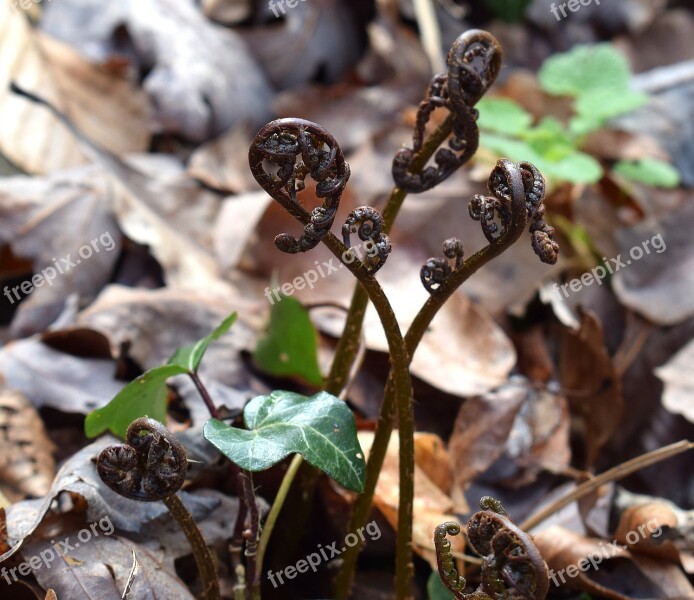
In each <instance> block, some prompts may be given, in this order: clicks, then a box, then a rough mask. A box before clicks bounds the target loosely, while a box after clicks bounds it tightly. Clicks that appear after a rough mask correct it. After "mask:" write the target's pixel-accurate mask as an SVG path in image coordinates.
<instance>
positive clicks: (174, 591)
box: [23, 529, 195, 600]
mask: <svg viewBox="0 0 694 600" xmlns="http://www.w3.org/2000/svg"><path fill="white" fill-rule="evenodd" d="M83 531H88V532H89V529H83V530H81V531H80V532H78V531H72V532H70V534H68V535H70V539H75V540H76V539H77V538H78V533H79V534H82V532H83ZM79 539H82V538H79ZM74 545H75V547H74V549H73V550H71V551H70V554H69V555H63V556H60V557H56V556H55V553H56V552H55V548H54V547H53V546H52V545H51V544H50V543H49V542H38V543H32V544H27V545H26V546H25V547H24V550H23V554H24V556H25V557H31V558H33V557H37V558H41V554H42V553H43V555H44V556H45V559H43V561H36V562H37V563H38V567H36V568H33V569H32V570H33V573H34V575H35V576H36V579H37V580H38V581H39V583H40V584H41V585H42V586H44V587H48V586H50V587H51V588H53V589H55V590H56V591H57V593H58V594H59V595H60V596H62V597H65V598H71V599H74V600H93V599H97V598H98V599H99V600H120V598H121V592H122V590H124V589H125V587H126V582H127V581H128V576H129V574H130V570H131V568H132V553H133V552H135V553H136V554H137V558H138V563H139V565H140V571H139V573H138V575H137V576H136V577H135V580H134V582H133V585H132V592H131V596H130V597H131V598H142V599H145V598H147V599H151V600H154V599H155V598H160V597H162V596H164V597H166V598H181V600H194V598H195V596H193V595H192V594H191V593H190V591H189V589H188V586H186V585H185V584H184V583H183V582H182V581H181V580H180V579H179V578H178V577H177V575H176V573H175V571H174V570H173V569H172V568H170V567H167V566H165V565H163V564H161V562H160V561H159V560H157V558H156V557H155V556H153V555H152V554H151V553H150V552H148V551H147V550H145V549H144V548H143V547H141V546H140V545H139V544H136V543H135V542H132V541H131V540H128V539H127V538H124V537H121V536H108V537H101V536H100V537H92V538H91V539H89V541H88V542H86V543H80V542H74ZM50 559H52V560H50Z"/></svg>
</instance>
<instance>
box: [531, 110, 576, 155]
mask: <svg viewBox="0 0 694 600" xmlns="http://www.w3.org/2000/svg"><path fill="white" fill-rule="evenodd" d="M520 137H521V138H522V139H523V140H525V141H526V142H528V144H529V145H530V146H531V147H532V148H534V149H535V150H536V151H537V152H538V153H539V154H540V155H542V156H543V157H544V158H546V159H547V160H550V161H559V160H561V159H563V158H565V157H567V156H569V155H570V154H573V153H574V152H576V150H578V148H577V147H576V144H575V143H574V141H573V139H572V138H571V136H570V135H569V134H568V132H567V131H566V129H565V128H564V125H563V124H562V123H561V122H559V121H558V120H557V119H555V118H553V117H545V118H544V119H542V121H540V122H539V123H538V124H537V127H533V128H532V129H529V130H528V131H526V132H524V133H523V134H522V135H521V136H520Z"/></svg>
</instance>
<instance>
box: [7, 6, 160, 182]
mask: <svg viewBox="0 0 694 600" xmlns="http://www.w3.org/2000/svg"><path fill="white" fill-rule="evenodd" d="M13 4H16V3H13V2H12V0H3V1H2V2H0V73H1V74H2V75H0V89H2V90H3V94H2V98H1V99H0V113H2V119H3V129H2V134H0V153H2V154H4V155H5V156H6V157H7V158H9V159H10V160H11V161H12V162H14V163H15V164H16V165H18V166H20V167H21V168H23V169H24V170H26V171H28V172H33V173H48V172H51V171H56V170H58V169H62V168H65V167H70V166H74V165H78V164H81V163H83V162H85V156H84V154H83V153H82V151H81V149H80V148H79V144H78V143H77V141H76V140H75V139H74V137H73V135H72V134H71V133H70V132H69V131H66V130H65V129H64V128H63V127H62V126H61V125H60V123H59V122H58V121H57V120H56V119H55V118H54V117H53V116H52V115H49V114H47V113H46V112H45V110H43V109H42V108H39V107H36V106H33V105H31V104H29V103H28V102H27V101H26V100H24V99H22V98H18V97H17V96H15V95H14V94H12V93H10V92H9V84H10V82H11V81H16V82H17V83H18V84H20V85H24V86H26V87H27V88H29V89H30V90H32V91H36V92H39V91H40V92H41V94H42V95H44V96H45V97H46V98H47V99H49V100H51V101H52V102H54V103H55V104H56V105H57V106H59V107H60V108H61V109H62V110H64V111H65V112H67V113H68V114H69V115H70V118H71V119H73V120H74V122H75V123H76V124H77V125H78V126H79V127H80V128H81V129H83V130H84V131H85V132H86V133H87V134H88V135H90V136H91V137H92V138H93V139H94V140H96V141H97V142H98V143H99V144H100V145H102V146H104V147H105V148H108V149H109V150H110V151H112V152H115V153H119V154H120V153H125V152H140V151H144V150H145V149H146V148H147V146H148V144H149V137H150V135H149V130H148V126H147V118H148V111H149V108H148V103H147V99H146V96H145V95H144V94H143V93H141V92H139V91H137V90H135V89H133V86H132V85H130V84H129V83H128V82H126V81H125V80H123V79H122V78H120V77H119V76H117V75H114V74H113V73H110V72H108V71H107V70H105V69H101V68H99V67H96V66H92V65H91V64H89V62H88V61H87V60H85V59H84V58H83V57H82V56H80V55H79V54H78V53H77V52H75V51H74V50H73V49H71V48H70V47H69V46H67V45H65V44H63V43H61V42H58V41H56V40H54V39H51V38H49V37H48V36H46V35H43V34H41V33H39V32H37V31H35V30H33V29H32V28H31V26H30V25H29V21H28V20H27V18H26V16H25V15H24V13H23V11H21V10H18V9H17V8H15V7H14V6H13Z"/></svg>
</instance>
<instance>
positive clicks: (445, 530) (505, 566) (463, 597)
mask: <svg viewBox="0 0 694 600" xmlns="http://www.w3.org/2000/svg"><path fill="white" fill-rule="evenodd" d="M480 508H481V509H482V510H480V511H478V512H476V513H475V514H473V515H472V517H470V520H469V521H468V524H467V538H468V542H469V544H470V546H471V547H472V548H473V550H475V552H477V553H478V554H479V555H480V556H481V557H482V558H483V563H482V572H481V583H480V585H479V587H478V588H477V590H475V591H474V592H469V593H466V592H465V586H466V585H467V582H466V581H465V578H464V577H461V576H460V575H459V574H458V571H457V569H456V567H455V564H454V559H453V556H452V554H451V543H450V541H449V540H448V539H447V536H449V535H451V536H455V535H458V534H459V533H460V525H458V523H455V522H453V521H448V522H446V523H442V524H441V525H439V526H438V527H437V528H436V530H435V532H434V546H435V548H436V560H437V563H438V568H439V575H440V576H441V580H442V581H443V583H444V584H445V586H446V587H447V588H448V589H449V590H450V591H451V592H452V593H453V596H454V597H455V599H456V600H543V599H544V598H545V596H546V595H547V591H548V589H549V575H548V572H547V564H546V563H545V561H544V560H542V556H541V555H540V552H539V551H538V549H537V548H536V547H535V544H534V543H533V541H532V539H531V538H530V536H529V535H528V534H527V533H525V532H524V531H522V530H520V529H518V527H516V526H515V525H514V524H513V523H512V522H511V521H510V520H509V518H508V516H507V515H506V511H505V510H504V509H503V507H502V506H501V503H500V502H499V501H498V500H495V499H493V498H490V497H488V496H485V497H484V498H482V499H481V500H480Z"/></svg>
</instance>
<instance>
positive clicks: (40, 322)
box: [0, 102, 121, 336]
mask: <svg viewBox="0 0 694 600" xmlns="http://www.w3.org/2000/svg"><path fill="white" fill-rule="evenodd" d="M25 104H26V105H27V106H31V105H30V104H28V103H26V102H25ZM41 110H43V109H41ZM43 112H44V113H45V111H43ZM109 197H110V194H109V189H108V187H107V185H106V182H105V181H104V178H103V174H102V173H101V172H100V169H98V168H96V167H92V166H87V167H76V168H74V169H70V170H68V171H61V172H58V173H53V174H51V175H47V176H45V177H10V178H7V179H3V180H2V181H1V182H0V243H5V244H8V245H9V246H10V247H11V248H12V251H13V253H14V254H15V255H16V256H21V257H23V258H27V259H29V260H31V262H32V264H33V270H34V273H37V274H38V273H44V275H43V280H42V281H41V283H40V284H39V282H38V281H37V283H36V287H34V288H33V291H31V292H30V296H29V297H28V298H27V299H26V300H25V301H24V302H22V304H21V305H20V307H19V310H18V313H17V315H16V316H15V319H14V322H13V323H12V332H13V334H14V335H16V336H20V335H28V334H31V333H37V332H39V331H44V330H45V329H46V328H47V327H48V325H50V324H51V323H52V322H53V321H54V320H55V319H56V317H57V316H58V315H59V314H60V313H61V312H62V310H63V308H64V305H65V301H66V299H67V297H68V296H69V295H70V294H72V293H77V295H78V297H79V299H80V301H89V300H91V299H92V298H94V297H95V296H96V294H97V293H98V292H99V290H100V289H101V288H102V287H103V286H104V285H105V284H106V282H107V281H108V278H109V277H110V275H111V272H112V270H113V268H114V266H115V264H116V261H117V260H118V256H119V254H120V248H121V234H120V229H119V227H118V225H117V223H116V220H115V217H114V215H113V213H112V208H111V203H110V201H109ZM75 215H79V218H78V219H76V218H75ZM85 248H86V250H85ZM97 249H98V251H97ZM80 250H81V251H82V254H83V255H85V256H87V255H88V253H90V255H89V257H88V258H87V259H83V258H81V255H80ZM60 271H62V273H61V272H60ZM32 287H33V286H32ZM17 295H19V296H20V297H21V298H23V297H25V296H26V294H25V293H23V292H22V291H21V290H20V289H17V291H16V293H15V292H10V298H12V299H13V300H14V301H15V302H16V301H17V298H16V296H17Z"/></svg>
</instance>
